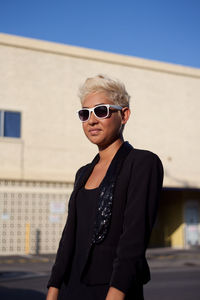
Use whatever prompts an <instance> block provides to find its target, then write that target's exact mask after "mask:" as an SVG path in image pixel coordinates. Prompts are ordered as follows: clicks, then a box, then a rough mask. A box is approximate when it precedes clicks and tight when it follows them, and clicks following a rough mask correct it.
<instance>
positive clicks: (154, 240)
mask: <svg viewBox="0 0 200 300" xmlns="http://www.w3.org/2000/svg"><path fill="white" fill-rule="evenodd" d="M183 222H184V220H183V194H182V191H181V190H179V191H177V190H170V189H167V188H166V189H163V190H162V194H161V200H160V205H159V209H158V215H157V219H156V222H155V225H154V228H153V231H152V235H151V239H150V243H149V247H150V248H152V247H171V246H176V245H175V244H176V243H177V244H178V243H180V240H179V239H178V238H177V236H175V235H174V234H175V232H177V230H178V229H179V228H180V226H181V225H182V224H183Z"/></svg>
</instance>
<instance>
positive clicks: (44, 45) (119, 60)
mask: <svg viewBox="0 0 200 300" xmlns="http://www.w3.org/2000/svg"><path fill="white" fill-rule="evenodd" d="M0 66H1V68H0V110H12V111H13V110H14V111H20V112H21V113H22V135H21V138H20V139H16V138H5V137H0V165H1V168H0V181H1V187H0V197H1V202H0V209H1V219H0V229H1V232H2V235H1V236H2V238H1V239H0V254H22V253H36V252H37V251H38V249H37V247H39V250H40V252H42V253H52V252H55V250H56V249H57V245H58V241H59V238H60V234H61V231H62V228H63V226H64V223H65V220H66V215H67V201H68V197H69V194H70V192H71V190H72V183H73V181H74V176H75V172H76V170H77V169H78V168H79V167H80V166H82V165H83V164H85V163H88V162H89V161H91V160H92V159H93V157H94V155H95V154H96V153H97V148H96V146H94V145H92V144H90V143H89V141H88V140H87V139H86V137H85V136H84V134H83V131H82V128H81V124H80V121H79V120H78V118H77V116H76V111H77V110H78V109H79V108H80V103H79V99H78V87H79V86H80V84H81V83H83V81H84V80H85V79H86V78H87V77H90V76H94V75H96V74H99V73H103V74H107V75H109V76H111V77H116V78H118V79H121V80H122V81H123V82H124V83H125V85H126V87H127V90H128V92H129V94H130V95H131V104H130V107H131V112H132V113H131V117H130V120H129V122H128V124H127V126H126V128H125V131H124V137H125V140H128V141H129V142H130V143H131V144H132V145H133V146H134V147H135V148H141V149H148V150H151V151H153V152H155V153H157V154H158V155H159V157H160V158H161V160H162V162H163V165H164V171H165V177H164V186H165V187H166V188H167V187H168V188H169V187H170V188H171V187H173V188H182V189H185V188H187V189H189V188H200V172H199V167H198V166H199V162H200V158H199V157H200V156H199V153H200V142H199V130H200V121H199V110H200V102H199V99H200V70H199V69H195V68H188V67H183V66H178V65H172V64H167V63H161V62H156V61H150V60H144V59H140V58H135V57H128V56H123V55H116V54H112V53H106V52H101V51H94V50H89V49H84V48H78V47H71V46H66V45H61V44H56V43H50V42H44V41H38V40H33V39H27V38H21V37H16V36H10V35H5V34H0ZM166 195H167V196H166ZM166 195H165V197H164V199H165V201H163V203H162V204H161V209H160V211H159V214H160V216H161V217H160V218H159V219H158V222H157V227H156V226H155V230H154V233H153V235H152V243H153V244H154V245H156V246H158V245H162V246H163V245H165V246H167V245H170V246H173V247H183V246H184V243H185V241H184V237H183V230H184V229H183V228H184V222H183V203H184V199H183V197H179V195H178V194H176V193H175V192H174V194H173V195H172V196H171V194H170V195H169V194H166ZM198 195H199V194H198ZM198 197H199V196H198ZM199 198H200V197H199ZM199 198H198V199H199ZM170 199H173V204H172V202H170ZM52 203H54V204H52ZM56 203H57V204H56ZM62 203H65V208H63V204H62ZM41 205H44V206H43V207H42V208H41V207H40V206H41ZM56 205H57V207H61V208H63V210H62V212H60V213H56ZM53 211H54V212H53ZM41 212H42V214H41ZM166 212H167V213H166ZM199 230H200V229H199ZM5 236H6V238H5ZM49 237H50V238H49ZM154 237H155V238H156V240H154ZM38 241H39V244H38ZM38 245H39V246H38Z"/></svg>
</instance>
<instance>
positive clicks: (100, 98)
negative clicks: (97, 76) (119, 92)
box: [82, 92, 114, 107]
mask: <svg viewBox="0 0 200 300" xmlns="http://www.w3.org/2000/svg"><path fill="white" fill-rule="evenodd" d="M100 104H114V103H113V101H112V100H110V99H109V97H108V96H107V95H106V94H105V93H103V92H99V93H93V94H89V95H87V96H86V97H85V99H84V100H83V102H82V106H83V107H93V106H96V105H100Z"/></svg>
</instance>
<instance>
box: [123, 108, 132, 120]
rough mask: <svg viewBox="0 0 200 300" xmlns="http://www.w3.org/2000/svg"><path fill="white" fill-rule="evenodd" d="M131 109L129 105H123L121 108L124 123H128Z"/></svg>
mask: <svg viewBox="0 0 200 300" xmlns="http://www.w3.org/2000/svg"><path fill="white" fill-rule="evenodd" d="M130 114H131V111H130V108H129V107H123V108H122V110H121V115H122V124H126V122H127V121H128V119H129V117H130Z"/></svg>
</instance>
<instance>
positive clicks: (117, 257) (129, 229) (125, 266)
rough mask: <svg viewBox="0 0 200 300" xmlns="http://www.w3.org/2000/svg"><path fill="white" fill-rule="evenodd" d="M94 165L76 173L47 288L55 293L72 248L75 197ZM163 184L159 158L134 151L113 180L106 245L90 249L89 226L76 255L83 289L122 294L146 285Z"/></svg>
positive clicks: (64, 278) (65, 277) (63, 278)
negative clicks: (98, 288) (79, 257)
mask: <svg viewBox="0 0 200 300" xmlns="http://www.w3.org/2000/svg"><path fill="white" fill-rule="evenodd" d="M97 162H98V159H97V157H95V158H94V159H93V161H92V162H91V163H89V164H87V165H85V166H83V167H81V168H80V169H79V170H78V171H77V173H76V177H75V185H74V190H73V192H72V194H71V197H70V199H69V204H68V217H67V222H66V225H65V227H64V230H63V233H62V237H61V240H60V243H59V247H58V251H57V255H56V260H55V263H54V265H53V268H52V272H51V276H50V279H49V282H48V284H47V287H48V288H49V287H50V286H53V287H57V288H60V287H61V284H62V282H63V281H65V283H66V284H67V282H68V279H69V276H70V270H71V263H72V259H73V254H74V247H75V233H76V202H75V199H76V194H77V192H78V190H79V189H80V187H82V186H83V185H84V184H85V183H86V181H87V179H88V178H89V176H90V174H91V172H92V170H93V168H94V166H95V164H96V163H97ZM111 164H112V162H111ZM162 182H163V166H162V162H161V160H160V159H159V157H158V156H157V155H156V154H154V153H153V152H150V151H148V150H140V149H135V148H133V149H132V150H131V151H130V152H129V154H128V155H127V157H126V158H125V160H124V162H123V165H122V168H121V170H120V173H119V176H118V177H117V181H116V187H115V190H114V197H113V205H112V216H111V223H110V227H109V230H108V233H107V236H106V238H105V240H103V241H102V242H101V243H100V244H93V245H91V243H90V241H91V232H92V229H93V228H92V226H91V232H89V233H88V236H87V237H85V249H84V251H83V252H82V253H81V255H83V258H84V259H83V262H84V263H83V266H82V271H81V281H82V282H84V283H85V284H87V285H98V284H109V285H110V286H113V287H115V288H117V289H119V290H121V291H122V292H124V293H127V292H128V291H129V290H130V289H132V288H134V285H135V284H136V283H139V284H145V283H147V282H148V281H149V280H150V271H149V267H148V264H147V261H146V257H145V251H146V248H147V246H148V242H149V238H150V234H151V231H152V228H153V224H154V222H155V218H156V214H157V208H158V202H159V197H160V192H161V189H162ZM94 217H95V216H91V219H92V220H94Z"/></svg>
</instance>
